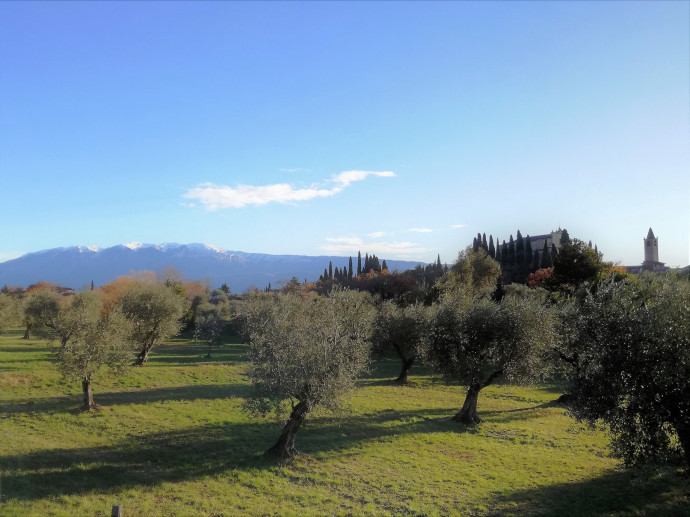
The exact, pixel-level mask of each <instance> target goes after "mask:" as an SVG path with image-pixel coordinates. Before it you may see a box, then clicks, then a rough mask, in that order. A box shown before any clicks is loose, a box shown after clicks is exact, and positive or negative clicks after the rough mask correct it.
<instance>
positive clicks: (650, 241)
mask: <svg viewBox="0 0 690 517" xmlns="http://www.w3.org/2000/svg"><path fill="white" fill-rule="evenodd" d="M642 269H643V270H644V271H666V270H667V269H668V268H667V267H665V265H664V263H663V262H659V238H658V237H654V232H653V231H652V229H651V228H650V229H649V232H647V238H646V239H644V262H643V263H642Z"/></svg>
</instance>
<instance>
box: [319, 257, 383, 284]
mask: <svg viewBox="0 0 690 517" xmlns="http://www.w3.org/2000/svg"><path fill="white" fill-rule="evenodd" d="M387 269H388V264H386V261H385V260H383V261H380V260H379V258H378V257H377V256H376V255H374V254H372V255H369V254H368V253H365V254H364V265H362V252H361V251H358V252H357V275H356V276H360V275H361V274H362V273H368V272H369V271H375V272H376V273H380V272H381V271H383V270H387ZM353 276H355V275H354V271H353V268H352V257H350V260H349V261H348V265H347V267H345V266H343V267H342V269H341V268H338V267H336V268H335V269H333V261H329V262H328V268H324V270H323V274H322V275H321V276H320V277H319V280H320V281H322V282H323V281H325V280H334V279H335V280H342V279H345V278H352V277H353Z"/></svg>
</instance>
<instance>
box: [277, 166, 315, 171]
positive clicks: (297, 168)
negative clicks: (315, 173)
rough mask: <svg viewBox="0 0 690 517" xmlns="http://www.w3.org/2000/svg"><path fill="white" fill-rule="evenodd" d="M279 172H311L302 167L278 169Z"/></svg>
mask: <svg viewBox="0 0 690 517" xmlns="http://www.w3.org/2000/svg"><path fill="white" fill-rule="evenodd" d="M279 170H280V172H311V169H303V168H302V167H293V168H291V169H279Z"/></svg>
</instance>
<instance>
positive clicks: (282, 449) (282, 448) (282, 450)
mask: <svg viewBox="0 0 690 517" xmlns="http://www.w3.org/2000/svg"><path fill="white" fill-rule="evenodd" d="M306 416H307V404H306V402H302V401H300V402H299V404H297V405H296V406H295V407H294V408H293V410H292V413H290V418H289V419H288V421H287V423H286V424H285V426H284V427H283V432H282V433H281V435H280V438H278V441H277V442H276V443H275V444H274V445H273V447H271V448H270V449H268V450H267V451H266V454H275V455H276V456H279V457H280V458H281V459H284V460H286V459H290V458H292V457H293V456H294V455H295V454H296V453H297V449H295V435H296V434H297V431H299V428H300V426H301V425H302V422H304V419H305V417H306Z"/></svg>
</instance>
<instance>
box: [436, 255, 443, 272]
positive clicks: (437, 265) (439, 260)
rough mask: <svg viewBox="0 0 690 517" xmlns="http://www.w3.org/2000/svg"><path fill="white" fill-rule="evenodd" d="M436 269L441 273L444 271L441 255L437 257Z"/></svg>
mask: <svg viewBox="0 0 690 517" xmlns="http://www.w3.org/2000/svg"><path fill="white" fill-rule="evenodd" d="M436 269H438V270H439V271H441V270H442V269H443V266H442V265H441V254H440V253H439V254H438V255H437V256H436Z"/></svg>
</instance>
